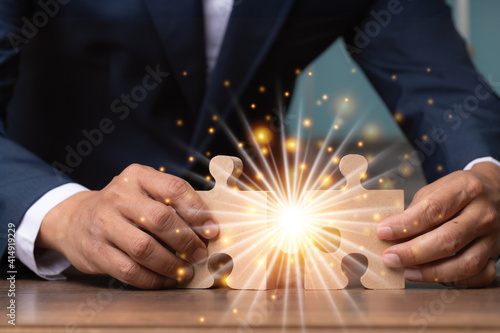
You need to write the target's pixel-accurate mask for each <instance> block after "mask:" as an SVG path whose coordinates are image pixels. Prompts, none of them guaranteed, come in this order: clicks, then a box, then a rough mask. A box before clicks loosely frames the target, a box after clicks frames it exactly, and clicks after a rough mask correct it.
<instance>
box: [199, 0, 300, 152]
mask: <svg viewBox="0 0 500 333" xmlns="http://www.w3.org/2000/svg"><path fill="white" fill-rule="evenodd" d="M293 3H294V0H271V1H269V0H251V1H245V0H243V1H242V0H234V4H235V5H234V7H233V10H232V12H231V16H230V18H229V22H228V26H227V29H226V34H225V36H224V41H223V44H222V47H221V50H220V53H219V57H218V60H217V64H216V66H215V69H214V72H213V73H212V75H211V78H210V82H209V85H208V90H207V92H206V94H205V98H204V100H203V107H202V112H201V115H200V119H199V121H198V124H197V125H198V127H197V129H196V130H195V133H194V138H193V141H192V143H191V147H192V148H195V149H200V147H199V144H197V140H198V134H200V133H205V132H206V131H205V130H204V126H206V124H205V122H206V121H207V120H208V118H209V117H210V115H211V113H214V112H216V113H219V114H224V113H225V112H227V111H228V110H229V106H231V105H232V104H235V103H236V102H237V100H238V97H239V96H240V95H241V93H242V92H243V91H244V89H245V88H246V87H247V85H248V83H249V82H250V80H251V78H252V76H253V75H254V74H255V72H256V70H257V69H258V67H259V65H260V63H261V62H262V60H263V59H264V58H265V56H266V54H267V52H268V51H269V49H270V47H271V46H272V45H273V42H274V40H275V39H276V36H277V35H278V33H279V30H280V28H281V27H282V25H283V23H284V22H285V20H286V18H287V15H288V13H289V11H290V9H291V7H292V5H293ZM202 139H203V138H202Z"/></svg>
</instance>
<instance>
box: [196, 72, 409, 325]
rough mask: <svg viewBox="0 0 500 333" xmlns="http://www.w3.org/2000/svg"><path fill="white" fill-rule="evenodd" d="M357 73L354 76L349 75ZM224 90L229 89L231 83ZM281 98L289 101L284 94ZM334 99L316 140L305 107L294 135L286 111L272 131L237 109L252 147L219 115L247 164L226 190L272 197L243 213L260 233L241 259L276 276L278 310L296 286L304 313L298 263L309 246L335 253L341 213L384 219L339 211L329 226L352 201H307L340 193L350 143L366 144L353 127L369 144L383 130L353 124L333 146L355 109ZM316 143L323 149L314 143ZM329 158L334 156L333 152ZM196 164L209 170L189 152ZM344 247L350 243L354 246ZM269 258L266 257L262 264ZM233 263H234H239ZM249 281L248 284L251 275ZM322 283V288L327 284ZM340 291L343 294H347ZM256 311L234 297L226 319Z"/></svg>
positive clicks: (374, 179)
mask: <svg viewBox="0 0 500 333" xmlns="http://www.w3.org/2000/svg"><path fill="white" fill-rule="evenodd" d="M354 72H355V70H353V73H354ZM310 75H312V73H311V74H310ZM227 85H228V86H229V83H227ZM263 92H265V89H264V91H263ZM280 95H281V96H284V97H289V93H288V92H284V93H281V94H280ZM322 99H323V100H324V101H326V100H328V99H329V95H326V94H325V95H323V97H322ZM332 99H334V100H335V108H336V109H337V111H338V113H337V117H336V118H335V119H334V120H333V123H332V125H331V126H330V130H329V132H328V133H327V135H326V136H325V137H324V138H321V139H320V140H318V138H314V137H313V136H312V135H313V134H314V122H313V120H312V119H311V118H308V117H304V116H303V110H302V108H299V115H298V118H297V122H296V124H295V126H296V133H295V134H294V135H293V136H291V135H287V134H286V130H285V127H284V125H283V124H284V123H285V121H284V112H278V118H279V119H278V120H279V122H278V123H279V124H280V126H279V128H277V129H271V128H269V127H268V126H265V125H262V123H259V124H257V125H255V126H252V124H250V122H249V121H248V119H247V118H246V117H245V115H244V107H241V108H238V109H237V112H238V114H239V116H240V119H241V121H242V123H243V125H244V127H245V129H246V132H247V133H249V134H250V135H249V139H248V141H249V142H245V143H243V142H241V141H240V139H238V137H237V135H236V133H233V132H232V131H231V129H230V127H229V126H228V124H226V123H225V122H224V119H223V117H222V116H219V117H218V118H217V121H218V122H219V123H220V127H221V130H222V131H224V132H225V133H226V135H227V136H228V138H229V139H230V140H231V142H232V143H233V144H234V146H235V147H237V148H239V151H240V153H241V157H242V160H243V162H244V166H245V170H244V173H243V174H242V175H241V179H242V180H243V182H242V183H239V185H238V186H239V187H237V186H236V185H235V186H233V187H231V190H232V192H233V194H234V195H236V196H237V195H238V194H239V193H241V192H245V191H248V190H257V191H269V195H270V199H269V202H265V203H263V202H258V201H251V202H248V207H245V208H246V209H245V214H254V215H255V219H254V220H253V222H252V223H253V224H255V226H256V230H257V231H256V232H255V233H253V234H248V235H245V236H246V237H248V238H249V239H250V240H251V243H252V244H253V245H252V246H251V247H249V248H247V249H246V250H245V251H246V252H245V253H254V252H255V262H254V263H253V264H254V265H255V267H257V266H261V265H267V267H268V269H269V270H270V271H272V272H274V273H275V274H271V275H272V276H273V277H274V278H276V281H274V284H273V285H275V286H278V289H276V290H274V291H272V295H271V296H269V298H270V299H271V300H272V301H275V300H276V299H277V296H276V295H278V294H282V295H283V296H282V298H283V301H284V303H283V304H287V298H288V297H290V293H289V291H290V288H292V287H293V288H295V289H296V292H297V294H296V295H298V301H299V308H302V307H303V304H302V301H303V293H304V291H303V278H304V277H303V268H302V267H301V265H302V261H303V260H304V258H303V252H304V250H305V249H308V248H310V247H313V248H315V249H316V250H315V251H330V252H333V251H335V250H336V249H337V248H338V244H339V242H340V238H339V236H338V235H337V232H339V230H340V233H341V232H342V223H343V222H345V221H344V220H343V218H342V216H345V215H346V214H364V215H366V216H370V221H368V222H379V221H380V217H381V215H380V212H378V211H366V212H345V211H340V212H339V214H338V216H339V218H338V219H334V220H332V219H331V216H332V214H331V211H332V210H335V209H339V207H341V206H342V202H343V201H345V200H353V198H351V197H350V195H349V191H348V190H347V191H345V192H342V195H339V196H338V197H337V198H336V199H335V201H331V200H325V199H324V198H323V197H322V196H317V197H315V198H314V199H313V200H311V199H310V198H309V197H308V196H307V193H308V191H311V190H340V189H342V188H343V184H344V181H343V179H342V177H338V173H339V172H338V167H339V162H340V159H341V157H342V156H343V155H345V154H346V153H347V152H346V151H347V146H348V143H350V144H353V145H354V146H357V147H358V149H359V148H361V147H364V146H365V145H366V144H365V142H364V141H361V139H362V137H361V136H357V135H356V134H355V133H356V129H357V128H358V127H360V126H363V125H365V127H364V128H363V130H360V131H359V132H360V133H361V135H363V136H364V137H365V138H367V139H375V138H378V137H379V136H380V129H379V128H378V127H377V126H376V125H374V124H368V125H366V124H364V123H363V122H362V121H359V122H358V123H357V124H355V125H354V126H352V128H351V130H350V131H349V133H348V134H347V135H346V136H345V137H344V138H343V140H338V138H336V137H335V136H336V135H338V133H339V131H338V129H339V128H340V127H341V126H342V125H344V117H346V115H348V114H349V113H352V112H353V110H354V109H355V106H356V103H355V100H354V99H353V97H352V96H346V95H345V94H343V95H340V96H337V97H335V96H332ZM395 119H396V121H398V122H400V121H402V116H400V115H399V114H398V113H397V114H396V115H395ZM360 120H362V117H361V118H360ZM288 125H290V124H288ZM304 133H305V134H304ZM318 142H321V144H317V143H318ZM299 143H300V144H299ZM247 146H248V147H254V148H255V151H257V152H258V153H257V154H252V153H251V152H252V150H250V149H247ZM333 147H335V149H333ZM242 148H245V149H242ZM333 152H334V154H335V155H333V154H332V153H333ZM332 155H333V156H332ZM195 158H196V159H201V160H203V161H204V162H205V163H207V164H208V162H209V159H208V158H207V157H206V156H204V155H203V154H199V155H196V154H193V156H190V157H189V161H190V162H193V161H194V160H195ZM377 158H378V157H377V156H371V157H370V160H373V161H376V160H377ZM200 177H202V178H203V177H206V179H207V181H208V180H211V179H210V178H209V176H200ZM360 179H362V180H366V182H365V184H366V185H369V184H370V183H374V184H375V185H376V186H378V187H384V188H387V187H385V186H388V185H386V184H389V183H388V181H387V180H386V179H385V178H384V175H373V176H371V175H370V178H368V174H367V173H366V172H365V173H362V174H360ZM391 186H392V185H391ZM366 199H367V198H366V197H364V198H356V200H366ZM325 211H327V212H328V213H325ZM363 233H366V230H363V231H360V235H361V234H363ZM222 241H223V242H224V243H225V244H226V245H227V246H233V245H234V244H235V242H234V240H232V239H228V238H224V239H223V240H222ZM343 241H348V242H353V240H343ZM354 241H355V240H354ZM356 245H357V247H358V248H359V249H360V253H368V252H369V251H370V250H369V248H367V247H365V244H356ZM266 253H270V254H271V255H270V256H269V255H268V257H267V259H264V258H266ZM284 258H285V259H284ZM232 259H233V260H238V258H237V257H235V258H232ZM323 265H325V267H328V268H330V269H331V268H333V267H334V266H335V265H337V264H336V263H334V262H330V261H329V262H324V263H323ZM257 271H258V270H255V272H254V274H257ZM217 272H218V273H220V275H219V276H220V277H221V279H222V280H223V283H222V285H225V284H226V285H227V282H228V281H230V279H231V275H230V271H229V272H228V271H227V267H226V265H221V266H220V267H218V269H217ZM217 272H215V274H217ZM377 274H378V276H379V278H383V277H384V272H378V273H377ZM248 278H249V280H250V279H251V278H252V276H249V277H248ZM322 283H324V284H325V285H326V281H323V282H322ZM280 288H284V290H283V291H282V290H281V289H280ZM241 292H242V293H243V292H244V291H241ZM344 292H345V293H348V291H344ZM316 293H317V292H316ZM322 293H323V296H322V297H328V298H329V299H330V304H331V308H332V311H333V313H334V314H335V315H336V318H337V320H338V322H339V323H342V318H341V316H340V314H339V312H338V311H337V305H336V304H335V300H334V299H333V297H332V296H331V294H330V293H329V292H328V291H324V292H322ZM348 299H349V300H350V302H351V303H352V305H353V306H354V307H355V308H356V307H357V306H356V304H355V302H354V301H353V300H352V299H350V298H349V297H348ZM256 300H257V296H256ZM254 306H256V304H252V305H251V306H250V308H249V309H245V311H243V307H241V306H240V304H239V303H238V297H235V298H234V299H233V300H232V302H231V304H229V308H228V315H229V314H231V315H232V316H234V315H236V314H237V315H238V316H240V315H241V316H243V315H245V314H244V313H247V314H249V313H252V309H253V307H254ZM237 309H238V310H237ZM285 313H286V305H285ZM221 320H224V318H221ZM204 321H205V318H204V317H201V318H200V322H204ZM301 322H302V324H303V325H304V324H305V319H304V318H302V314H301ZM283 324H284V325H286V315H284V317H283Z"/></svg>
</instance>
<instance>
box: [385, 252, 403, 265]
mask: <svg viewBox="0 0 500 333" xmlns="http://www.w3.org/2000/svg"><path fill="white" fill-rule="evenodd" d="M382 262H383V263H384V265H386V266H387V267H401V266H402V265H401V260H399V257H398V255H397V254H394V253H387V254H386V255H384V256H383V257H382Z"/></svg>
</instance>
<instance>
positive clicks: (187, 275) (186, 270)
mask: <svg viewBox="0 0 500 333" xmlns="http://www.w3.org/2000/svg"><path fill="white" fill-rule="evenodd" d="M180 272H182V274H178V275H179V277H180V278H182V279H186V280H189V279H191V278H192V277H193V274H194V272H193V268H192V267H191V266H185V267H183V268H182V269H181V270H180Z"/></svg>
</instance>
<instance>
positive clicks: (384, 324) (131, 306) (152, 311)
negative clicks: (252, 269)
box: [0, 276, 500, 333]
mask: <svg viewBox="0 0 500 333" xmlns="http://www.w3.org/2000/svg"><path fill="white" fill-rule="evenodd" d="M499 282H500V278H497V280H496V282H495V284H494V285H493V286H491V287H489V288H485V289H471V290H465V289H446V288H445V287H443V286H441V285H438V284H416V283H407V284H406V289H405V290H367V289H363V288H349V289H345V290H321V291H306V290H302V289H301V290H298V289H293V290H288V291H286V290H284V289H279V290H269V291H250V290H231V289H221V288H219V289H207V290H194V289H192V290H186V289H184V290H181V289H178V290H156V291H143V290H137V289H134V288H130V287H125V288H123V286H122V285H121V284H120V283H119V282H117V281H116V280H114V279H112V278H110V277H107V276H73V277H70V278H69V279H68V280H67V281H42V280H40V279H26V280H18V281H17V282H16V305H17V307H16V309H17V317H16V326H15V327H13V326H11V325H9V324H8V323H7V318H6V315H5V314H4V315H3V316H2V317H3V319H2V321H1V323H0V332H47V333H48V332H201V331H205V332H206V331H210V332H271V331H273V332H274V331H279V330H283V331H287V332H306V331H307V332H311V331H325V332H326V331H332V330H343V329H346V330H348V331H350V332H457V331H472V330H473V331H476V332H483V331H499V332H500V283H499ZM0 287H1V295H0V298H1V304H2V308H3V309H4V313H6V310H5V309H6V308H5V306H6V305H7V304H8V297H7V289H8V284H7V281H6V280H2V281H1V282H0Z"/></svg>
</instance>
